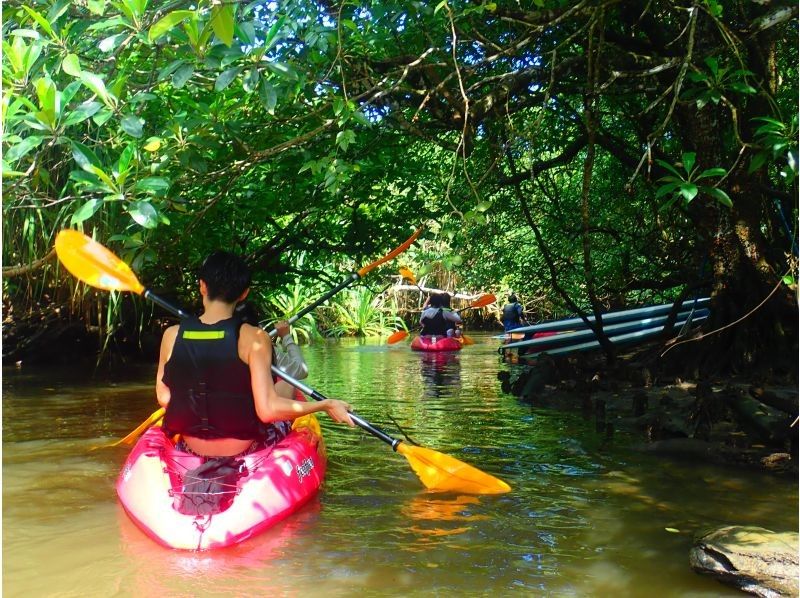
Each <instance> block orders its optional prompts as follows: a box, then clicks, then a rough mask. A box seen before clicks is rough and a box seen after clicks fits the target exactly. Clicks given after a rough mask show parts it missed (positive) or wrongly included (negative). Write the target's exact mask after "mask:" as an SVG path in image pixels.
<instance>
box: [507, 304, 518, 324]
mask: <svg viewBox="0 0 800 598" xmlns="http://www.w3.org/2000/svg"><path fill="white" fill-rule="evenodd" d="M521 307H522V306H521V305H520V304H519V303H506V304H505V305H504V306H503V322H510V323H512V324H519V323H520V317H519V314H520V312H521V311H522V310H521V309H520V308H521Z"/></svg>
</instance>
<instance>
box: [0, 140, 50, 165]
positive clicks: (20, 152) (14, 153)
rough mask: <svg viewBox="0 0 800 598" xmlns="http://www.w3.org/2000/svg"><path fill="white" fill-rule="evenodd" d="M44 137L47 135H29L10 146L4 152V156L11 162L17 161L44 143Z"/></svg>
mask: <svg viewBox="0 0 800 598" xmlns="http://www.w3.org/2000/svg"><path fill="white" fill-rule="evenodd" d="M44 139H45V137H44V136H42V135H29V136H28V137H26V138H25V139H23V140H22V141H20V142H19V143H17V144H16V145H12V146H11V147H10V148H8V150H7V151H6V152H5V153H4V154H3V157H4V158H5V159H6V160H8V161H9V162H16V161H17V160H19V159H20V158H22V157H23V156H24V155H25V154H27V153H28V152H29V151H31V150H32V149H33V148H35V147H37V146H38V145H39V144H40V143H42V140H44Z"/></svg>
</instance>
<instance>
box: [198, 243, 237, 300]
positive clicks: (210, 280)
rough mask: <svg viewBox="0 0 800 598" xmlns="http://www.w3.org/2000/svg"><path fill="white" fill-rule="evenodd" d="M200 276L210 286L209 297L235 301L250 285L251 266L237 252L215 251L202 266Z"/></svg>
mask: <svg viewBox="0 0 800 598" xmlns="http://www.w3.org/2000/svg"><path fill="white" fill-rule="evenodd" d="M198 278H199V279H200V280H202V281H203V282H205V283H206V286H207V287H208V298H209V299H211V300H212V301H214V300H222V301H224V302H225V303H234V302H235V301H236V300H237V299H238V298H239V297H240V296H241V294H242V293H244V292H245V290H246V289H247V288H248V287H249V286H250V268H248V266H247V264H246V263H245V261H244V260H243V259H242V258H241V257H239V256H238V255H236V254H233V253H230V252H228V251H215V252H213V253H212V254H211V255H209V256H208V257H207V258H206V260H205V261H204V262H203V265H202V266H200V272H199V273H198Z"/></svg>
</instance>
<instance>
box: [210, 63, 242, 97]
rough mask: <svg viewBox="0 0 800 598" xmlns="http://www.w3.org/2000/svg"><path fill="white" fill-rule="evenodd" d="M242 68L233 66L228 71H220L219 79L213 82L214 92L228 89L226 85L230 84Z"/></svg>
mask: <svg viewBox="0 0 800 598" xmlns="http://www.w3.org/2000/svg"><path fill="white" fill-rule="evenodd" d="M242 68H243V67H241V66H235V67H233V68H230V69H228V70H225V71H222V72H221V73H220V75H219V77H217V80H216V81H215V82H214V91H222V90H223V89H225V88H226V87H228V85H230V84H231V81H233V80H234V79H235V78H236V77H237V75H238V74H239V73H241V72H242Z"/></svg>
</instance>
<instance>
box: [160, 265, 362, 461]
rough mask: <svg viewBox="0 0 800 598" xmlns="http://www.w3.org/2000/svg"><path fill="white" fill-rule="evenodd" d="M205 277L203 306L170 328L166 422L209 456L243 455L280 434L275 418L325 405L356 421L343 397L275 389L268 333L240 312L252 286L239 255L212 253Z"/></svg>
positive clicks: (163, 368)
mask: <svg viewBox="0 0 800 598" xmlns="http://www.w3.org/2000/svg"><path fill="white" fill-rule="evenodd" d="M199 279H200V280H199V286H200V295H201V297H202V299H203V314H202V315H201V316H200V317H198V318H187V319H185V320H183V321H182V322H181V324H180V325H178V326H171V327H170V328H167V329H166V330H165V331H164V336H163V338H162V340H161V351H160V355H159V361H158V373H157V375H156V396H157V398H158V402H159V404H160V405H161V406H162V407H164V408H165V409H166V413H165V415H164V429H165V431H166V432H167V433H169V434H181V436H182V440H181V442H182V444H183V445H184V446H182V448H184V447H185V449H186V450H189V451H191V452H193V453H195V454H197V455H201V456H207V457H227V456H235V455H243V454H246V453H248V452H251V451H253V450H258V449H260V448H262V447H263V446H265V445H266V444H270V443H271V442H275V441H277V440H280V437H278V435H276V434H275V426H273V425H272V422H281V421H284V420H293V419H295V418H298V417H300V416H303V415H307V414H309V413H317V412H320V411H325V412H326V413H327V414H328V415H329V416H330V417H331V418H332V419H333V420H334V421H337V422H341V423H347V424H348V425H350V426H353V425H354V424H353V422H352V420H351V419H350V415H349V414H348V412H349V411H350V405H348V404H347V403H345V402H344V401H338V400H335V399H326V400H324V401H318V402H317V401H308V402H305V401H293V400H291V399H286V398H283V397H281V396H279V395H278V393H277V392H276V391H275V383H274V379H273V376H272V373H271V372H270V367H271V365H272V341H271V339H270V338H269V335H267V334H266V333H265V332H264V331H263V330H262V329H261V328H259V327H257V326H252V325H250V324H245V323H242V322H241V320H239V319H238V318H235V317H234V308H235V307H236V304H237V303H238V302H240V301H243V300H244V299H245V297H246V296H247V294H248V292H249V291H250V271H249V269H248V267H247V265H246V264H245V263H244V261H243V260H242V259H241V258H240V257H238V256H236V255H234V254H232V253H228V252H225V251H216V252H214V253H212V254H211V255H209V256H208V258H207V259H206V260H205V262H204V263H203V266H202V267H201V269H200V274H199Z"/></svg>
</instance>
